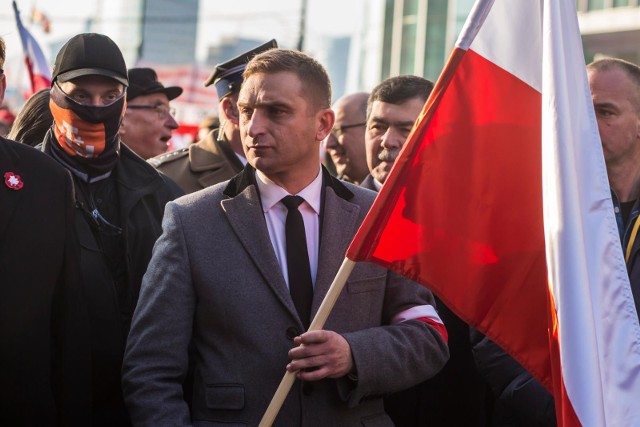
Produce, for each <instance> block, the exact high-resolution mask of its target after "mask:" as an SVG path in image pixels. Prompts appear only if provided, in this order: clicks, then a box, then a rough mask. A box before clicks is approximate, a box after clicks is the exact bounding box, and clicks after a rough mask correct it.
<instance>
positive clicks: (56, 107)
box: [49, 83, 126, 175]
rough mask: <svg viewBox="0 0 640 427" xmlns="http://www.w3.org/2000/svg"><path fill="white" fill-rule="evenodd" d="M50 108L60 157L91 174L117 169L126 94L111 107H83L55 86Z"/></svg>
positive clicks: (54, 143)
mask: <svg viewBox="0 0 640 427" xmlns="http://www.w3.org/2000/svg"><path fill="white" fill-rule="evenodd" d="M49 107H50V109H51V113H52V114H53V120H54V123H53V126H52V128H53V134H54V135H53V136H54V137H53V138H52V140H53V141H52V143H53V145H54V147H55V148H57V150H55V151H56V152H57V153H58V154H59V155H62V156H63V157H65V158H66V160H67V162H69V163H72V164H73V165H74V166H75V167H78V168H79V169H81V170H84V171H86V172H89V173H90V174H91V175H93V174H94V173H98V172H105V171H108V170H111V169H112V168H113V167H114V166H115V163H116V162H117V159H118V155H119V151H120V137H119V136H118V129H119V128H120V122H121V121H122V117H123V116H124V111H125V107H126V96H125V94H123V95H122V96H121V97H120V98H118V99H117V100H116V101H114V102H113V103H111V104H109V105H105V106H93V105H82V104H79V103H78V102H76V101H74V100H73V99H72V98H71V97H69V96H68V95H67V94H66V93H64V92H63V91H62V89H60V87H59V86H58V85H57V83H54V84H53V86H52V87H51V100H50V101H49Z"/></svg>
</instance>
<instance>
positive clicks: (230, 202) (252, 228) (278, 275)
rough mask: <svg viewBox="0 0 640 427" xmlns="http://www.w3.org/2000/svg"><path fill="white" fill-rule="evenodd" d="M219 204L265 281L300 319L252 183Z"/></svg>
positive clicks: (296, 317)
mask: <svg viewBox="0 0 640 427" xmlns="http://www.w3.org/2000/svg"><path fill="white" fill-rule="evenodd" d="M221 205H222V210H223V211H224V213H225V215H226V217H227V219H228V220H229V223H230V224H231V228H233V231H234V232H235V233H236V235H237V236H238V240H239V241H240V243H241V244H242V246H243V247H244V248H245V250H246V251H247V253H248V254H249V256H250V257H251V259H252V261H253V263H254V264H255V266H256V267H257V269H258V270H259V271H260V274H262V276H263V277H264V279H265V282H267V284H268V285H269V287H270V288H271V290H272V291H273V293H274V294H275V295H276V297H277V298H278V299H279V300H280V302H282V304H283V305H284V306H285V307H287V309H288V310H289V312H291V314H292V316H293V317H294V318H295V319H299V318H298V313H297V311H296V308H295V306H294V305H293V301H292V300H291V296H290V294H289V288H287V284H286V283H285V281H284V277H283V276H282V272H281V270H280V265H279V264H278V260H277V259H276V255H275V252H274V250H273V245H272V244H271V239H270V238H269V233H268V231H267V225H266V223H265V220H264V215H263V213H262V207H261V205H260V199H259V197H258V193H257V192H256V189H255V186H253V185H250V186H247V187H245V188H244V190H242V192H240V193H239V194H237V195H236V196H234V197H232V198H230V199H225V200H222V202H221Z"/></svg>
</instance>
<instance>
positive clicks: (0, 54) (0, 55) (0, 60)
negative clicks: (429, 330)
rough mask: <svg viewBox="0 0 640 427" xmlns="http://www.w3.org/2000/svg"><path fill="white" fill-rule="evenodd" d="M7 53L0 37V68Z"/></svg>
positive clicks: (2, 66)
mask: <svg viewBox="0 0 640 427" xmlns="http://www.w3.org/2000/svg"><path fill="white" fill-rule="evenodd" d="M6 55H7V48H6V47H5V44H4V39H3V38H2V37H0V68H4V59H5V58H6Z"/></svg>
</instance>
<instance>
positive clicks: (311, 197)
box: [256, 169, 322, 215]
mask: <svg viewBox="0 0 640 427" xmlns="http://www.w3.org/2000/svg"><path fill="white" fill-rule="evenodd" d="M320 170H321V169H320ZM320 170H318V174H317V175H316V177H315V178H314V180H313V181H311V183H310V184H309V185H307V186H306V187H305V188H303V189H302V190H301V191H300V192H299V193H298V194H293V195H294V196H300V197H302V198H303V199H304V201H305V202H307V204H309V206H311V208H312V209H313V210H314V211H315V213H316V214H317V215H320V204H321V194H322V173H320ZM256 184H257V185H258V191H259V192H260V200H261V201H262V210H263V212H265V213H266V212H268V211H269V210H270V209H271V208H272V207H273V206H274V205H275V204H276V203H278V202H279V201H280V200H282V198H283V197H285V196H288V195H289V193H288V192H287V190H285V189H284V188H282V187H280V186H279V185H278V184H276V183H275V182H273V181H271V180H270V179H269V178H267V176H266V175H265V174H263V173H262V172H260V171H259V170H256Z"/></svg>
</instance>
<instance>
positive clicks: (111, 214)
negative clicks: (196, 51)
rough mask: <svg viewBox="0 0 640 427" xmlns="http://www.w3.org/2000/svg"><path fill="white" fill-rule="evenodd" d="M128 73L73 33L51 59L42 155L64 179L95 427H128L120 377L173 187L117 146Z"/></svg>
mask: <svg viewBox="0 0 640 427" xmlns="http://www.w3.org/2000/svg"><path fill="white" fill-rule="evenodd" d="M128 84H129V80H128V78H127V67H126V65H125V61H124V58H123V56H122V53H121V52H120V49H119V48H118V46H117V45H116V44H115V43H114V42H113V41H112V40H111V39H110V38H108V37H106V36H104V35H101V34H95V33H87V34H79V35H77V36H74V37H73V38H71V39H70V40H69V41H68V42H67V43H66V44H65V45H64V46H63V47H62V49H61V50H60V52H59V53H58V55H57V57H56V61H55V65H54V70H53V75H52V85H51V101H50V108H51V112H52V114H53V118H54V123H53V126H52V127H51V129H50V130H49V131H48V132H47V135H46V136H45V140H44V143H43V145H42V149H43V151H44V152H45V153H47V154H49V155H50V156H51V157H53V158H54V159H55V160H57V161H58V162H59V163H60V164H62V165H63V166H64V167H65V168H67V169H68V170H69V171H70V172H71V174H72V176H73V181H74V184H75V193H76V198H77V201H76V209H75V212H76V221H75V224H76V230H77V233H78V235H79V237H80V245H81V253H80V261H81V274H82V279H83V283H84V285H85V294H86V296H87V300H88V307H89V319H90V322H89V323H90V327H91V352H92V358H91V362H92V381H93V384H92V393H91V394H92V399H93V408H92V409H93V414H92V425H93V426H100V425H104V426H114V425H117V426H126V425H129V419H128V415H127V412H126V409H125V407H124V403H123V400H122V391H121V387H120V370H121V365H122V357H123V352H124V345H125V340H126V337H127V334H128V331H129V325H130V322H131V316H132V314H133V310H134V309H135V306H136V303H137V300H138V293H139V290H140V283H141V281H142V276H143V274H144V272H145V270H146V269H147V264H148V263H149V259H150V258H151V250H152V247H153V244H154V243H155V241H156V239H157V238H158V236H159V235H160V234H161V231H162V227H161V221H162V215H163V212H164V206H165V204H166V203H167V202H168V201H170V200H173V199H174V198H176V197H177V196H179V195H180V194H181V192H180V190H179V189H178V188H177V186H176V185H175V183H173V182H171V180H170V179H168V178H166V177H164V176H162V175H161V174H159V173H158V171H156V170H155V169H154V168H153V167H151V166H150V165H149V164H148V163H147V162H145V161H144V160H142V159H140V157H138V156H137V155H135V154H134V153H133V152H132V151H131V150H130V149H129V148H128V147H127V146H126V145H125V144H122V143H121V140H120V136H119V134H118V130H119V128H120V122H121V120H122V117H123V116H124V111H125V105H126V101H125V97H126V89H127V86H128Z"/></svg>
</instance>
